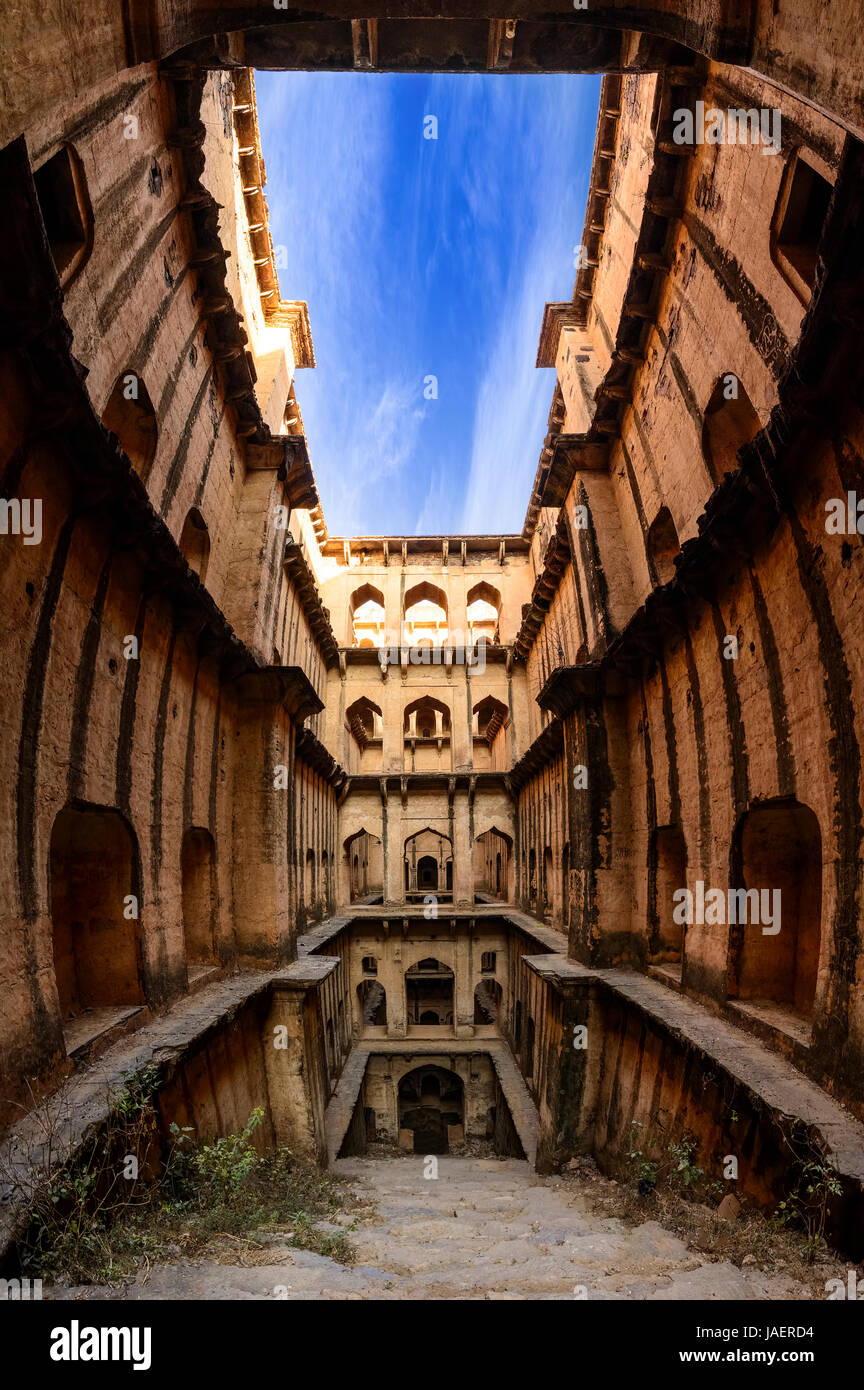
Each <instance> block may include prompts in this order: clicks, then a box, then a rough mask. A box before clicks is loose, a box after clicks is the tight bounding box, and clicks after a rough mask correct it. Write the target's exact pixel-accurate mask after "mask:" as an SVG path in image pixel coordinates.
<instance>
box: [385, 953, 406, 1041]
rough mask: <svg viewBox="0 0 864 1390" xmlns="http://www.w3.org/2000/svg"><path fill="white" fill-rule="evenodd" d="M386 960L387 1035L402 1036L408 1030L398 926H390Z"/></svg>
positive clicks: (403, 967) (403, 968) (403, 970)
mask: <svg viewBox="0 0 864 1390" xmlns="http://www.w3.org/2000/svg"><path fill="white" fill-rule="evenodd" d="M385 953H386V960H387V980H388V986H387V1036H388V1038H404V1037H405V1035H406V1033H407V1031H408V1024H407V1018H406V1013H405V965H404V962H403V960H402V936H401V933H399V929H398V927H394V928H391V933H390V936H389V937H388V940H387V944H386V947H385Z"/></svg>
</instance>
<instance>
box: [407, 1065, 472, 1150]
mask: <svg viewBox="0 0 864 1390" xmlns="http://www.w3.org/2000/svg"><path fill="white" fill-rule="evenodd" d="M464 1113H465V1110H464V1087H463V1085H462V1081H461V1079H460V1078H459V1077H458V1076H457V1075H456V1073H455V1072H452V1071H447V1070H445V1068H443V1067H436V1066H426V1067H416V1068H415V1069H414V1070H413V1071H409V1072H408V1073H407V1075H405V1076H403V1077H402V1080H401V1081H400V1082H399V1128H400V1129H410V1130H412V1131H413V1135H414V1152H415V1153H420V1154H446V1153H448V1152H449V1148H450V1137H451V1135H452V1129H453V1126H461V1125H462V1124H463V1123H464ZM459 1137H460V1138H461V1137H462V1135H461V1132H460V1133H459Z"/></svg>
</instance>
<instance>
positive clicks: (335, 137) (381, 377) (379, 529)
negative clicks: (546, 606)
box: [256, 73, 599, 535]
mask: <svg viewBox="0 0 864 1390" xmlns="http://www.w3.org/2000/svg"><path fill="white" fill-rule="evenodd" d="M256 84H257V89H258V101H259V112H260V118H261V128H262V143H263V150H264V157H265V160H266V164H267V174H268V183H267V194H268V201H269V204H270V219H271V228H272V230H273V236H274V240H275V241H276V242H277V243H281V244H284V245H285V247H286V251H287V264H288V267H289V269H288V270H284V271H282V272H281V274H280V284H281V288H282V293H283V294H284V295H285V296H286V298H298V299H306V300H307V301H308V303H309V313H310V320H311V326H312V336H313V340H314V342H315V353H316V360H317V362H318V366H317V368H316V370H315V371H314V372H308V373H301V374H300V375H299V377H298V381H297V393H298V398H299V401H300V406H301V409H302V411H303V417H304V421H305V425H306V430H307V434H308V438H309V446H310V453H311V457H312V460H313V464H314V467H315V472H316V477H317V480H318V484H319V490H320V492H321V497H322V501H323V505H324V512H325V515H326V517H327V522H328V526H329V528H330V531H331V533H332V534H340V533H341V534H358V533H366V534H370V533H378V534H381V533H390V534H397V535H398V534H411V533H412V532H416V531H420V532H422V531H434V532H442V531H444V532H446V531H458V530H460V529H473V530H482V531H490V530H495V529H518V527H519V526H521V521H522V515H523V514H524V507H525V502H526V495H527V488H528V484H529V483H530V479H531V477H532V476H533V473H534V468H535V467H536V461H537V454H538V451H539V448H540V445H541V443H542V439H543V434H544V432H545V426H546V415H547V414H548V410H549V404H550V401H551V394H552V382H551V380H550V379H549V378H550V377H551V374H550V373H539V372H536V371H535V369H534V366H533V362H534V357H535V353H536V345H537V337H538V333H539V326H540V317H541V314H542V308H543V303H544V301H545V300H547V299H550V298H564V297H567V296H568V295H569V293H570V290H571V288H572V283H573V276H574V271H573V264H572V260H573V258H572V247H573V244H574V242H575V241H577V240H578V238H579V233H580V231H581V226H582V215H583V211H584V203H585V190H586V187H587V168H588V165H589V163H590V152H591V147H592V144H593V126H594V117H595V113H596V101H597V93H598V90H599V84H598V83H597V82H596V80H595V79H591V78H576V79H565V78H537V79H527V78H509V77H480V76H477V77H469V76H452V75H450V76H435V77H423V76H417V77H410V76H407V77H398V76H396V77H394V76H385V75H381V74H375V75H366V74H341V73H340V74H320V73H314V74H307V73H290V74H286V73H262V74H258V75H257V76H256ZM580 92H581V93H582V95H580ZM426 114H434V115H435V116H436V117H437V120H438V139H437V140H429V141H427V140H424V138H423V117H424V115H426ZM583 174H584V176H585V177H583ZM580 185H581V186H580ZM429 374H434V375H435V376H436V377H437V378H438V381H439V393H438V397H437V399H433V400H426V399H425V398H424V394H423V386H424V380H425V378H426V377H427V376H428V375H429Z"/></svg>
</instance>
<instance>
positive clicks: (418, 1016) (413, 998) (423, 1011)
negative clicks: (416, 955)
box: [405, 956, 454, 1024]
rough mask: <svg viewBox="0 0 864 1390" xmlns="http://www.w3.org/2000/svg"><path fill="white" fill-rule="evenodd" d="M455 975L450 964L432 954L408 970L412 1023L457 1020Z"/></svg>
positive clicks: (409, 1017)
mask: <svg viewBox="0 0 864 1390" xmlns="http://www.w3.org/2000/svg"><path fill="white" fill-rule="evenodd" d="M453 988H454V975H453V971H452V970H451V969H450V967H449V965H442V963H441V961H438V960H435V959H433V958H432V957H431V956H429V957H427V958H426V960H421V961H418V962H417V964H416V965H412V966H411V967H410V968H409V969H408V970H406V972H405V996H406V1004H407V1009H408V1022H409V1023H422V1024H448V1023H452V1022H453Z"/></svg>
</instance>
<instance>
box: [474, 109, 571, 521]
mask: <svg viewBox="0 0 864 1390" xmlns="http://www.w3.org/2000/svg"><path fill="white" fill-rule="evenodd" d="M550 97H551V99H550ZM596 102H597V93H596V89H595V90H592V89H590V88H589V89H587V90H586V88H585V87H582V88H581V89H575V100H574V101H573V102H572V104H570V105H569V106H567V105H562V103H561V100H560V92H555V93H552V94H550V93H549V92H548V90H547V92H546V93H544V96H543V100H542V101H541V102H538V103H537V104H536V106H535V108H534V111H533V120H532V125H533V138H534V140H535V141H536V150H537V154H538V159H537V165H536V169H535V173H534V183H533V190H527V194H528V196H526V203H527V204H528V207H527V208H526V218H525V221H524V223H523V227H522V231H523V238H522V240H523V242H524V243H526V244H525V245H524V246H523V247H522V248H521V250H522V251H523V254H522V255H520V256H518V257H516V258H515V259H514V261H513V263H512V264H511V267H510V271H509V275H508V282H507V295H506V298H505V302H504V303H503V304H500V305H499V307H498V310H497V313H496V315H495V318H494V321H493V322H492V323H490V325H489V333H488V337H487V357H486V368H485V371H484V373H483V377H482V380H481V382H480V384H479V389H478V392H477V405H476V410H475V415H474V425H473V432H472V442H471V462H470V466H469V470H468V482H467V487H466V490H465V502H464V507H463V511H462V519H461V529H462V530H464V531H469V532H470V531H484V532H490V531H491V532H499V531H505V532H518V531H520V530H521V529H522V523H523V520H524V516H525V508H526V506H527V502H528V488H529V486H530V483H531V481H532V479H533V476H534V472H535V469H536V466H537V458H538V455H539V451H540V448H541V446H542V443H543V439H544V437H545V434H546V424H547V418H548V415H549V407H550V405H551V403H552V393H553V390H554V386H555V376H554V372H553V371H551V370H538V369H537V368H536V367H535V365H534V363H535V360H536V352H537V342H538V339H539V336H540V323H541V319H542V314H543V306H544V304H545V303H546V301H547V300H555V299H569V298H570V295H571V293H572V289H573V280H574V278H575V269H574V254H573V251H574V247H575V246H576V244H577V243H578V242H579V239H580V236H581V232H582V225H583V215H584V208H585V199H586V196H587V191H588V174H589V167H590V166H589V163H588V161H587V160H586V161H583V168H582V170H581V171H580V172H579V175H578V176H577V177H575V178H574V177H572V171H571V177H570V178H569V179H568V180H566V182H565V181H562V179H561V169H560V165H561V153H562V149H566V148H567V147H568V145H569V144H571V142H573V141H574V140H575V139H576V138H577V137H578V135H579V133H580V130H581V132H582V136H583V140H584V131H585V127H586V126H588V128H590V129H591V130H592V132H593V125H594V121H595V118H596ZM532 191H533V193H534V200H533V206H532V205H531V198H530V193H531V192H532Z"/></svg>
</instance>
